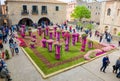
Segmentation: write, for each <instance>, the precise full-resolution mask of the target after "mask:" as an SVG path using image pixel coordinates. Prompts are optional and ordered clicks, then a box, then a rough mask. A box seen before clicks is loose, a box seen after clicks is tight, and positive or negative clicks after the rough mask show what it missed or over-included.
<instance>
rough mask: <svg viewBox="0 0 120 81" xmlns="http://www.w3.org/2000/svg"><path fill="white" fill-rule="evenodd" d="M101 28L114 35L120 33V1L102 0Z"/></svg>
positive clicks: (102, 30)
mask: <svg viewBox="0 0 120 81" xmlns="http://www.w3.org/2000/svg"><path fill="white" fill-rule="evenodd" d="M99 28H100V29H101V32H104V31H107V32H110V33H111V34H112V35H118V32H120V1H117V0H112V1H106V2H102V13H101V19H100V27H99Z"/></svg>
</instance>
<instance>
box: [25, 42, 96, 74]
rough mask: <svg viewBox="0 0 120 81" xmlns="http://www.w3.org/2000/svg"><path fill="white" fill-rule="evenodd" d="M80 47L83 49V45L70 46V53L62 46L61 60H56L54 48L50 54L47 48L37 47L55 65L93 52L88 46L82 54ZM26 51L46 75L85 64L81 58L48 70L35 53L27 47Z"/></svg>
mask: <svg viewBox="0 0 120 81" xmlns="http://www.w3.org/2000/svg"><path fill="white" fill-rule="evenodd" d="M80 47H81V43H77V44H76V46H72V45H71V46H70V51H69V52H66V51H64V44H63V45H62V54H61V59H60V60H56V59H55V49H54V46H53V51H52V52H49V51H48V49H47V48H42V47H37V48H36V49H37V51H38V52H39V53H40V54H42V55H43V56H44V57H46V58H47V59H48V61H50V63H52V64H54V63H56V62H60V61H64V60H67V59H70V58H73V57H75V56H79V55H84V54H86V52H88V51H89V50H92V49H88V48H87V46H86V51H85V52H80ZM24 49H25V51H26V52H27V53H28V54H29V55H30V57H31V58H32V59H33V60H34V62H35V63H36V64H37V65H38V67H39V68H40V69H41V70H42V71H43V72H44V73H45V74H50V73H53V72H55V71H58V70H60V69H63V68H67V67H69V66H72V65H75V64H78V63H80V62H83V61H85V60H84V58H80V59H78V60H75V61H72V62H69V63H66V64H63V65H59V66H56V67H54V68H48V67H47V66H46V65H45V64H44V63H43V62H42V61H41V60H40V59H39V58H38V57H37V56H36V55H35V54H34V52H33V51H32V50H31V49H30V48H28V47H26V48H24ZM93 49H94V48H93Z"/></svg>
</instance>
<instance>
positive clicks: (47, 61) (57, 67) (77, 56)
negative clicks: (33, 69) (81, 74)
mask: <svg viewBox="0 0 120 81" xmlns="http://www.w3.org/2000/svg"><path fill="white" fill-rule="evenodd" d="M34 34H36V33H34ZM42 38H43V36H38V35H37V34H36V43H35V48H31V47H30V44H29V43H30V42H31V37H29V36H26V37H25V38H23V39H22V41H24V43H25V47H24V48H23V50H24V51H25V53H26V54H27V56H28V57H29V58H30V59H31V60H32V62H34V63H33V64H35V65H36V66H37V69H38V68H39V69H40V70H41V71H42V72H43V73H42V74H44V75H45V76H47V75H51V74H52V75H54V74H56V73H59V72H62V71H65V70H67V69H70V68H72V67H73V66H77V65H79V64H83V63H85V62H86V59H85V55H86V54H87V53H88V52H89V51H91V50H95V49H102V48H104V47H105V46H104V45H102V44H99V43H97V42H94V41H93V47H92V48H88V44H86V47H85V51H81V46H82V43H81V42H80V41H79V42H77V43H76V44H75V46H73V45H72V44H71V43H70V44H69V45H70V47H69V51H65V43H64V39H63V38H62V37H60V42H61V45H62V50H61V54H60V59H59V60H57V59H56V58H55V47H54V43H53V46H52V51H51V52H49V51H48V48H43V47H42V46H41V39H42ZM18 39H19V38H18ZM46 39H49V37H48V36H46ZM53 40H56V39H55V38H53ZM70 42H72V40H70ZM110 49H111V48H110ZM106 50H108V49H106ZM106 50H104V51H103V50H100V53H99V52H96V53H97V54H96V56H92V58H96V57H97V56H99V55H101V54H103V53H106V52H107V51H106ZM109 51H110V50H109ZM89 55H90V54H88V55H87V57H89ZM92 58H91V59H92ZM87 60H88V59H87ZM43 77H44V76H43ZM44 78H46V77H44Z"/></svg>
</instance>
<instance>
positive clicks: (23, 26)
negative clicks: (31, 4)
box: [21, 25, 25, 38]
mask: <svg viewBox="0 0 120 81" xmlns="http://www.w3.org/2000/svg"><path fill="white" fill-rule="evenodd" d="M21 36H22V37H23V38H24V37H25V25H22V29H21Z"/></svg>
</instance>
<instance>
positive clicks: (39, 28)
mask: <svg viewBox="0 0 120 81" xmlns="http://www.w3.org/2000/svg"><path fill="white" fill-rule="evenodd" d="M38 34H39V36H41V34H42V29H41V27H38Z"/></svg>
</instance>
